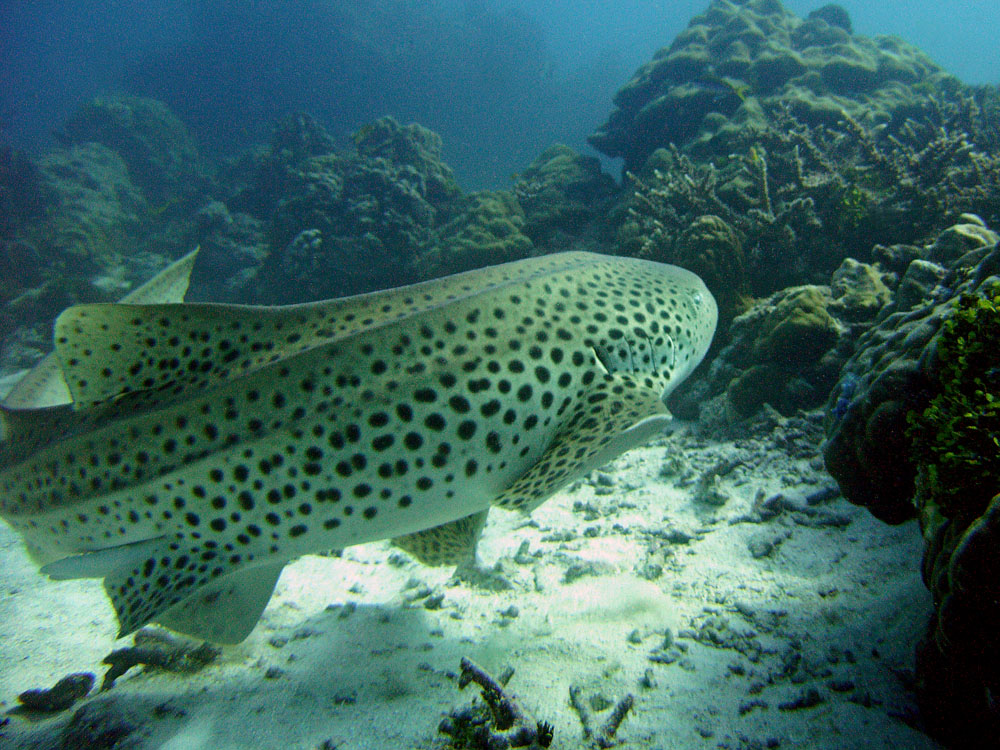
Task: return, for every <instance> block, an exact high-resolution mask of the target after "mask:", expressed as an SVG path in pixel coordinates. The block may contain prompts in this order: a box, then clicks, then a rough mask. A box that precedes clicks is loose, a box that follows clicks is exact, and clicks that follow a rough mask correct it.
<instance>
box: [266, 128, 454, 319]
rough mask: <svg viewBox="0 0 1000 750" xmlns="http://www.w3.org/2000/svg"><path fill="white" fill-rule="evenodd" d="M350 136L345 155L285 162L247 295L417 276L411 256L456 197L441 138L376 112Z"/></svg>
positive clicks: (310, 292)
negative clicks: (264, 251) (351, 148)
mask: <svg viewBox="0 0 1000 750" xmlns="http://www.w3.org/2000/svg"><path fill="white" fill-rule="evenodd" d="M353 140H354V142H355V145H356V148H357V151H356V153H354V154H340V153H327V154H322V155H318V156H309V157H307V158H305V159H304V160H302V161H301V162H299V163H298V164H296V165H295V166H292V167H291V169H289V170H288V177H287V181H286V186H285V187H284V189H283V191H282V197H281V198H280V200H278V203H277V209H276V210H275V212H274V215H273V217H272V219H271V221H270V226H269V228H268V230H267V241H268V244H269V245H270V246H271V248H272V251H271V253H270V254H269V256H268V258H267V259H266V261H265V262H264V264H263V266H262V267H261V269H260V273H259V275H258V278H257V280H256V281H255V283H254V285H253V287H254V297H255V299H257V300H259V301H268V302H289V301H292V300H293V299H294V300H295V301H302V300H304V299H310V298H313V299H315V298H321V297H336V296H343V295H345V294H354V293H358V292H362V291H370V290H372V289H376V288H379V287H385V286H399V285H401V284H405V283H409V282H412V281H416V280H417V274H416V271H415V264H416V261H417V258H418V256H419V255H420V253H421V252H422V251H423V250H424V249H426V248H428V247H430V246H432V244H433V241H434V239H435V236H434V231H435V229H436V228H437V227H439V226H443V225H444V224H446V223H447V220H448V219H449V218H451V215H452V212H453V211H454V210H455V208H456V205H455V204H456V202H457V201H458V198H459V196H460V190H459V188H458V186H457V184H456V183H455V181H454V178H453V177H452V175H451V170H450V169H449V168H448V167H447V165H445V164H444V163H443V162H442V161H441V158H440V152H441V139H440V138H439V137H438V136H437V135H436V134H434V133H432V132H431V131H429V130H427V129H426V128H423V127H421V126H419V125H407V126H402V125H399V124H398V123H397V122H396V121H395V120H393V119H392V118H388V117H386V118H382V119H381V120H378V121H376V122H375V123H372V124H370V125H367V126H365V127H363V128H361V129H360V130H359V131H357V132H356V133H355V134H354V137H353ZM277 148H278V149H280V147H277ZM274 150H275V147H272V151H274ZM304 233H305V234H304ZM374 259H377V261H375V260H374Z"/></svg>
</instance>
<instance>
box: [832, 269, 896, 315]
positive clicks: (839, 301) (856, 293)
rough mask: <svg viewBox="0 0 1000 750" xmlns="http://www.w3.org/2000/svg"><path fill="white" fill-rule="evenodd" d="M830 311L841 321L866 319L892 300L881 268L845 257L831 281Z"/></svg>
mask: <svg viewBox="0 0 1000 750" xmlns="http://www.w3.org/2000/svg"><path fill="white" fill-rule="evenodd" d="M830 295H831V297H833V303H832V305H831V311H832V312H833V314H834V315H836V316H837V317H838V318H839V319H841V320H847V321H867V320H871V319H873V318H874V317H875V316H876V315H878V313H879V311H880V310H881V309H882V308H883V307H885V306H886V305H887V304H889V302H890V301H891V300H892V293H891V292H890V291H889V287H887V286H886V285H885V283H884V282H883V281H882V279H881V277H880V275H879V273H878V270H877V269H876V268H875V267H874V266H872V265H870V264H868V263H859V262H858V261H856V260H854V259H853V258H845V259H844V262H843V263H841V264H840V267H839V268H838V269H837V270H836V271H834V272H833V278H832V279H831V280H830Z"/></svg>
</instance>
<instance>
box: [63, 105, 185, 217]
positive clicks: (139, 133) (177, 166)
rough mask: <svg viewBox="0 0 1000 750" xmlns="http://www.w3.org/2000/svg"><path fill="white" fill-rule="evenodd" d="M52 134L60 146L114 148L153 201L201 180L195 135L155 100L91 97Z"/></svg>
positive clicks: (170, 196)
mask: <svg viewBox="0 0 1000 750" xmlns="http://www.w3.org/2000/svg"><path fill="white" fill-rule="evenodd" d="M55 136H56V138H57V139H58V140H59V142H60V143H62V144H63V145H64V146H73V145H81V144H85V143H89V142H93V143H100V144H102V145H103V146H106V147H107V148H109V149H111V150H113V151H115V152H116V153H117V154H119V155H120V156H121V158H122V159H124V161H125V163H126V164H127V165H128V170H129V175H130V176H131V178H132V179H133V180H134V181H135V183H136V184H137V185H139V186H140V187H141V188H142V189H143V191H144V192H145V194H146V197H147V198H148V199H149V200H150V201H151V202H152V203H162V202H164V201H169V200H171V199H176V198H177V196H180V195H183V194H186V193H189V192H191V190H192V188H194V187H195V186H196V184H197V182H198V181H199V180H200V179H201V175H202V167H201V165H200V161H199V156H198V148H197V146H196V145H195V141H194V138H193V137H192V136H191V134H190V133H189V132H188V129H187V127H185V125H184V123H182V122H181V121H180V119H178V118H177V116H176V115H174V113H173V112H171V111H170V108H169V107H167V105H166V104H164V103H163V102H160V101H157V100H155V99H146V98H142V97H135V96H108V97H98V98H96V99H92V100H91V101H89V102H87V103H85V104H83V105H81V106H80V107H79V108H78V109H77V110H76V111H75V112H74V113H73V114H72V115H71V116H70V117H69V119H67V120H66V122H65V123H63V126H62V128H61V129H60V130H58V131H56V133H55Z"/></svg>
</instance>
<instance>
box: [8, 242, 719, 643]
mask: <svg viewBox="0 0 1000 750" xmlns="http://www.w3.org/2000/svg"><path fill="white" fill-rule="evenodd" d="M715 323H716V307H715V302H714V300H713V299H712V297H711V295H710V294H709V292H708V291H707V289H706V288H705V286H704V284H703V283H702V282H701V281H700V280H699V279H698V278H697V277H696V276H694V275H693V274H691V273H689V272H687V271H684V270H682V269H679V268H676V267H674V266H668V265H664V264H658V263H653V262H649V261H642V260H635V259H627V258H618V257H610V256H601V255H594V254H589V253H562V254H557V255H551V256H545V257H542V258H534V259H529V260H524V261H519V262H515V263H509V264H505V265H501V266H495V267H491V268H486V269H482V270H478V271H472V272H468V273H464V274H459V275H456V276H451V277H446V278H444V279H439V280H435V281H431V282H427V283H425V284H418V285H414V286H411V287H403V288H400V289H394V290H389V291H385V292H378V293H374V294H370V295H363V296H360V297H352V298H346V299H341V300H331V301H327V302H320V303H314V304H309V305H297V306H291V307H278V308H273V307H272V308H257V307H245V306H229V305H188V304H161V305H122V304H116V305H83V306H78V307H74V308H70V309H69V310H67V311H66V312H65V313H63V315H62V316H60V318H59V320H58V321H57V323H56V327H55V339H56V353H57V356H58V359H59V361H60V363H61V366H62V372H63V376H64V378H65V381H66V383H67V386H68V388H69V391H70V393H71V395H72V399H73V402H72V404H69V405H62V406H56V407H51V408H47V409H37V410H19V411H11V410H8V409H5V410H4V411H3V414H2V416H3V428H4V440H3V442H0V490H2V499H0V513H2V516H3V518H4V519H5V520H6V521H7V522H8V523H9V524H10V525H11V526H12V527H13V528H15V529H16V530H17V531H19V532H20V533H21V534H22V535H23V536H24V537H25V539H26V541H27V543H28V546H29V550H30V551H31V552H32V554H33V556H34V558H35V559H36V561H38V562H39V563H40V564H42V565H52V564H54V569H55V568H58V566H59V565H65V564H67V563H66V562H65V560H66V559H70V562H72V561H73V560H74V559H76V558H75V557H73V556H82V558H87V557H90V558H93V559H97V560H105V556H108V555H109V556H110V557H109V558H108V559H110V560H112V561H113V562H114V564H111V565H110V569H108V570H107V571H105V572H104V580H105V588H106V589H107V591H108V594H109V595H110V597H111V600H112V602H113V604H114V606H115V609H116V611H117V613H118V618H119V622H120V625H121V633H122V634H125V633H128V632H131V631H132V630H134V629H136V628H138V627H140V626H141V625H143V624H145V623H146V622H149V621H150V620H154V619H157V618H158V617H160V618H161V619H163V620H164V621H165V622H168V624H169V623H170V622H171V618H170V612H171V611H176V609H177V607H180V606H184V602H185V600H187V602H188V604H187V606H188V608H189V609H190V608H192V607H191V602H192V600H193V599H192V598H194V597H197V595H198V593H199V592H204V591H206V590H210V589H212V588H213V587H214V588H218V587H219V582H220V581H226V580H228V579H227V576H232V575H234V574H236V573H239V572H240V571H244V570H246V569H250V568H255V567H257V566H272V567H273V566H275V563H277V564H278V565H277V567H276V568H275V570H280V564H281V563H283V562H286V561H288V560H291V559H292V558H294V557H297V556H299V555H301V554H304V553H309V552H316V551H320V550H326V549H330V548H335V547H345V546H348V545H352V544H358V543H362V542H367V541H371V540H375V539H383V538H392V537H396V538H400V542H401V544H402V545H403V546H404V547H407V545H408V548H409V549H411V550H414V551H416V553H417V554H418V556H421V557H423V558H424V559H429V560H431V561H440V560H442V559H443V560H451V559H452V558H453V557H454V554H453V552H454V550H452V552H451V553H445V554H441V555H437V556H436V553H435V551H434V549H433V545H434V542H435V541H438V542H439V543H440V542H441V541H442V540H446V539H455V538H462V535H463V534H465V535H468V531H469V529H474V530H475V532H476V533H478V527H479V525H481V518H482V516H481V515H480V514H482V513H483V512H484V511H486V510H487V509H488V508H489V507H490V506H491V505H499V506H502V507H507V508H515V509H521V510H525V511H530V510H531V509H533V508H534V507H536V506H537V505H538V504H539V503H540V502H542V501H543V500H544V499H545V498H546V497H548V496H549V495H550V494H551V493H552V492H553V491H555V490H556V489H557V488H558V487H559V486H561V485H562V484H564V483H565V482H567V481H569V480H571V479H573V478H575V477H576V476H579V475H580V474H581V473H583V472H584V471H587V470H589V469H590V468H593V467H594V466H597V465H600V464H601V463H604V462H606V461H607V460H610V459H611V458H614V457H615V456H616V455H618V454H620V453H621V452H622V451H624V450H627V449H628V448H630V447H632V446H633V445H636V444H639V443H641V442H644V441H645V440H647V439H648V438H649V436H650V435H652V434H655V432H656V431H658V430H659V429H661V428H662V427H663V424H664V421H665V420H666V419H667V418H668V415H667V413H666V409H665V407H664V406H663V402H662V399H663V398H664V397H665V395H666V394H667V393H669V392H670V391H671V390H672V389H673V388H674V387H676V385H677V384H678V383H679V382H680V381H681V380H683V379H684V378H685V377H686V376H687V375H688V374H689V373H690V372H691V371H692V370H693V369H694V368H695V367H696V366H697V364H698V363H699V362H700V361H701V359H702V357H703V356H704V353H705V351H706V349H707V348H708V345H709V342H710V340H711V337H712V335H713V332H714V329H715ZM477 524H478V525H477ZM463 529H464V531H463ZM437 530H441V533H440V535H439V536H438V537H437V538H435V534H437V533H438V531H437ZM456 531H457V533H456ZM439 546H440V544H439ZM446 546H448V545H446ZM452 546H454V545H452ZM458 546H459V547H460V546H461V545H460V544H459V545H458ZM421 552H422V553H423V554H421ZM126 553H127V554H126ZM91 574H92V573H91ZM264 601H265V602H266V597H265V598H264ZM262 606H263V604H262V605H261V607H262ZM172 608H173V610H172ZM253 619H256V618H253Z"/></svg>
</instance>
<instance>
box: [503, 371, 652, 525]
mask: <svg viewBox="0 0 1000 750" xmlns="http://www.w3.org/2000/svg"><path fill="white" fill-rule="evenodd" d="M660 393H661V390H659V389H657V388H655V387H650V386H647V385H644V384H643V382H642V380H640V379H637V378H636V377H634V376H632V375H631V374H624V373H617V374H615V375H611V376H610V377H608V378H606V379H605V380H604V381H603V382H601V383H599V384H597V385H595V386H593V387H591V388H590V389H589V390H588V391H587V392H585V393H583V394H582V395H581V397H580V398H579V399H577V401H576V403H575V404H574V405H573V407H571V408H572V409H573V411H572V414H571V416H569V418H568V419H567V421H566V422H565V423H564V426H563V428H562V429H561V430H560V431H559V433H558V434H557V435H556V437H555V439H554V440H553V441H552V443H551V444H550V445H549V447H548V448H547V449H546V450H545V452H544V453H543V454H542V455H541V457H540V458H539V459H538V461H537V462H536V463H535V464H534V466H532V467H531V468H530V469H528V471H527V472H525V473H524V474H523V475H522V476H521V477H520V478H518V479H517V480H516V481H515V482H514V483H513V484H512V485H511V486H510V487H508V488H507V490H506V491H505V492H504V493H503V494H501V495H500V496H499V497H498V498H497V499H496V500H494V502H493V504H494V505H497V506H499V507H501V508H508V509H511V510H520V511H523V512H525V513H530V512H531V511H533V510H534V509H535V508H537V507H538V506H539V505H541V503H542V502H543V501H544V500H545V499H546V498H547V497H549V495H551V494H552V493H553V492H555V491H556V490H557V489H559V488H560V487H562V486H563V485H565V484H567V483H568V482H571V481H573V480H574V479H578V478H579V477H582V476H584V475H585V474H586V473H587V472H589V471H591V470H592V469H596V468H598V467H600V466H603V465H604V464H606V463H607V462H608V461H610V460H612V459H614V458H616V457H618V456H620V455H621V454H622V453H624V452H625V451H627V450H629V449H630V448H634V447H636V446H638V445H642V444H643V443H645V442H647V441H648V440H649V439H650V438H651V437H653V436H654V435H656V434H657V433H659V432H661V431H662V430H663V429H664V428H665V427H666V426H667V424H669V422H670V419H671V417H670V412H668V411H667V407H666V406H664V405H663V402H662V401H661V400H660Z"/></svg>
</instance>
